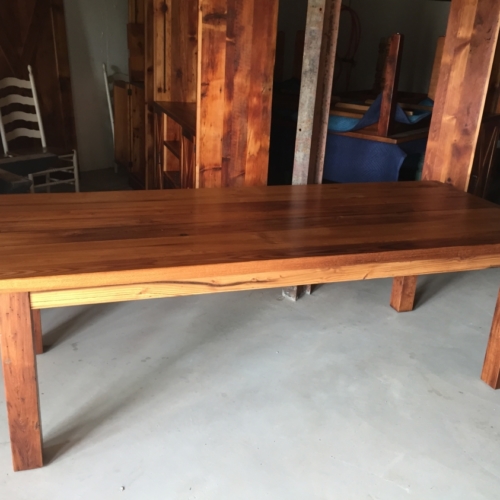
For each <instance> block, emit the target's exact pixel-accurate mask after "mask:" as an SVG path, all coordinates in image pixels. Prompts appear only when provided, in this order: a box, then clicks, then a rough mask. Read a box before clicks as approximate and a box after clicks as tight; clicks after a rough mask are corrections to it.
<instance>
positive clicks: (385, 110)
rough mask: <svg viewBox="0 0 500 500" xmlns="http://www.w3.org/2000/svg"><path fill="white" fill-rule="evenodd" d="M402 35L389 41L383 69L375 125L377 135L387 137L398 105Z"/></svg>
mask: <svg viewBox="0 0 500 500" xmlns="http://www.w3.org/2000/svg"><path fill="white" fill-rule="evenodd" d="M403 41H404V37H403V35H400V34H399V33H396V34H395V35H392V36H391V37H390V39H389V53H388V54H387V59H386V62H385V68H384V82H383V88H382V102H381V104H380V118H379V121H378V125H377V132H378V135H380V136H382V137H388V136H389V135H390V133H391V132H392V128H393V125H394V120H395V117H396V108H397V104H398V85H399V75H400V73H401V58H402V56H403Z"/></svg>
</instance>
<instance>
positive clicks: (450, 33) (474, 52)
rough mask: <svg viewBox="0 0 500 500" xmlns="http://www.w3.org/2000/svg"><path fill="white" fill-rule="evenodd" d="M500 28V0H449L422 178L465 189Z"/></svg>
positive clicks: (467, 183)
mask: <svg viewBox="0 0 500 500" xmlns="http://www.w3.org/2000/svg"><path fill="white" fill-rule="evenodd" d="M499 26H500V2H498V0H453V2H452V4H451V9H450V16H449V21H448V28H447V33H446V39H445V43H444V48H443V56H442V62H441V69H440V72H439V80H438V85H437V91H436V99H435V106H434V111H433V114H432V121H431V128H430V132H429V142H428V146H427V153H426V157H425V164H424V170H423V174H422V178H423V179H424V180H438V181H441V182H447V183H449V184H452V185H453V186H455V187H457V188H459V189H462V190H463V191H466V190H467V188H468V185H469V178H470V172H471V169H472V163H473V160H474V153H475V150H476V145H477V139H478V135H479V129H480V127H481V119H482V116H483V109H484V105H485V101H486V96H487V91H488V86H489V81H490V75H491V69H492V66H493V59H494V54H495V49H496V46H497V41H498V32H499Z"/></svg>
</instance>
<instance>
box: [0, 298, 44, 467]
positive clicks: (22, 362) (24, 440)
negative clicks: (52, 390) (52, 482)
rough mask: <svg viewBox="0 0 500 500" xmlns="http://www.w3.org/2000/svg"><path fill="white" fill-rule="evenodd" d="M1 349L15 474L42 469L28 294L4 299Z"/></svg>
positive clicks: (1, 301) (0, 307)
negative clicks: (16, 472)
mask: <svg viewBox="0 0 500 500" xmlns="http://www.w3.org/2000/svg"><path fill="white" fill-rule="evenodd" d="M0 347H1V351H2V367H3V376H4V384H5V399H6V402H7V418H8V421H9V430H10V443H11V448H12V462H13V466H14V470H15V471H21V470H28V469H34V468H37V467H42V465H43V459H42V431H41V424H40V405H39V400H38V380H37V373H36V356H35V345H34V341H33V332H32V322H31V307H30V298H29V294H28V293H11V294H1V295H0Z"/></svg>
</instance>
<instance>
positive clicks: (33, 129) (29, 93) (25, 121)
mask: <svg viewBox="0 0 500 500" xmlns="http://www.w3.org/2000/svg"><path fill="white" fill-rule="evenodd" d="M28 73H29V80H22V79H19V78H13V77H9V78H4V79H3V80H0V93H1V94H0V136H1V139H2V146H3V150H4V154H5V155H6V156H20V155H23V154H25V153H23V151H22V150H15V149H13V148H12V147H11V143H12V142H13V141H15V140H17V139H20V138H23V137H26V138H30V139H35V140H37V141H40V146H41V147H40V151H41V152H50V150H49V149H48V148H47V141H46V139H45V131H44V128H43V122H42V117H41V113H40V105H39V102H38V96H37V92H36V87H35V80H34V78H33V72H32V69H31V66H28ZM30 152H31V153H33V151H30ZM57 156H58V159H59V162H58V165H57V167H54V168H50V169H49V170H44V171H41V172H36V173H32V174H29V176H28V177H29V179H30V180H31V182H32V186H31V191H32V192H35V188H43V187H45V188H46V189H47V191H50V188H51V186H55V185H57V184H73V185H74V186H75V191H77V192H78V191H79V190H80V186H79V180H78V158H77V154H76V150H72V151H68V152H64V153H63V154H59V153H58V154H57ZM61 174H62V175H61ZM39 176H44V177H45V181H44V182H42V183H38V184H36V185H35V181H34V178H35V177H39Z"/></svg>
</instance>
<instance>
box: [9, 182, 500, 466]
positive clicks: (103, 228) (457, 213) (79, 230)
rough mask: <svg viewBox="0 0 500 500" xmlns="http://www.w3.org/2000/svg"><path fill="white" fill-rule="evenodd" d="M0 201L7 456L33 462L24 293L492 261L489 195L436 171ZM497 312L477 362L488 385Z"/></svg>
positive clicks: (494, 234) (247, 284) (52, 299)
mask: <svg viewBox="0 0 500 500" xmlns="http://www.w3.org/2000/svg"><path fill="white" fill-rule="evenodd" d="M0 211H1V212H2V214H3V215H2V232H0V331H1V332H2V340H1V342H2V360H3V367H4V373H5V379H6V394H7V401H8V405H9V413H8V414H9V423H10V429H11V440H12V447H13V453H14V455H13V457H14V467H15V468H16V469H26V468H30V467H37V466H40V465H41V437H40V428H39V418H38V402H37V398H36V396H37V390H36V368H35V366H36V365H35V363H36V361H35V354H34V352H35V344H34V340H33V339H34V336H33V332H32V320H31V314H30V302H29V301H31V307H32V308H33V309H44V308H50V307H60V306H72V305H79V304H96V303H106V302H119V301H127V300H137V299H150V298H160V297H173V296H180V295H195V294H204V293H215V292H224V291H236V290H252V289H259V288H276V287H288V286H294V285H297V284H299V285H306V284H308V283H329V282H339V281H351V280H363V279H374V278H387V277H400V276H416V275H420V274H435V273H441V272H457V271H467V270H475V269H485V268H490V267H494V266H500V208H499V207H496V206H495V205H492V204H490V203H488V202H486V201H484V200H482V199H479V198H476V197H473V196H472V195H469V194H466V193H463V192H461V191H459V190H456V189H455V188H453V187H451V186H447V185H445V184H440V183H437V182H408V183H383V184H377V183H374V184H356V185H345V184H344V185H308V186H307V185H306V186H280V187H253V188H235V189H201V190H173V191H172V190H168V191H165V190H164V191H150V192H144V191H142V192H141V191H136V192H111V193H81V194H80V193H75V194H73V193H71V194H37V195H12V196H8V197H0ZM450 220H453V224H450ZM124 241H126V244H124ZM402 285H403V286H402V288H403V289H406V290H408V289H411V288H412V287H413V286H414V284H413V283H412V280H409V278H404V279H403V281H402ZM403 291H404V290H403ZM28 294H29V296H28ZM403 295H405V294H404V293H403ZM411 295H412V294H408V296H411ZM393 305H394V304H393ZM403 306H404V304H402V305H400V306H399V307H400V308H401V307H403ZM408 308H409V307H405V309H408ZM498 318H499V315H498V313H497V314H496V316H495V322H494V326H493V329H492V337H491V340H490V344H489V348H488V354H487V363H486V366H485V372H484V373H486V375H485V374H484V373H483V379H485V381H486V382H487V383H489V384H490V385H491V386H493V387H496V386H498V369H499V367H500V359H499V356H500V354H499V350H498V348H497V347H498V345H499V342H498V339H499V337H500V334H499V328H498Z"/></svg>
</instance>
